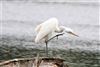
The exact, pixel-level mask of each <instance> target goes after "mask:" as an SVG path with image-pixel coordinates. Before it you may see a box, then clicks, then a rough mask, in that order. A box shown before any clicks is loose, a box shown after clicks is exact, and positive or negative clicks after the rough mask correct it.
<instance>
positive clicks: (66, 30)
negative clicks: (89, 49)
mask: <svg viewBox="0 0 100 67" xmlns="http://www.w3.org/2000/svg"><path fill="white" fill-rule="evenodd" d="M60 29H61V32H66V33H69V34H71V35H74V36H77V37H78V35H77V34H75V33H74V31H73V30H72V29H71V28H67V27H65V26H60Z"/></svg>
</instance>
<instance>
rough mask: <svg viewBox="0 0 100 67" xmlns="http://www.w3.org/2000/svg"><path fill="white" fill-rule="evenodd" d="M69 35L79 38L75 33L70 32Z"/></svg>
mask: <svg viewBox="0 0 100 67" xmlns="http://www.w3.org/2000/svg"><path fill="white" fill-rule="evenodd" d="M69 34H72V35H74V36H77V37H79V36H78V35H77V34H75V33H73V32H69Z"/></svg>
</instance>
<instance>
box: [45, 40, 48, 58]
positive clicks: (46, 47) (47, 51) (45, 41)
mask: <svg viewBox="0 0 100 67" xmlns="http://www.w3.org/2000/svg"><path fill="white" fill-rule="evenodd" d="M45 43H46V49H45V51H46V57H48V42H47V41H45Z"/></svg>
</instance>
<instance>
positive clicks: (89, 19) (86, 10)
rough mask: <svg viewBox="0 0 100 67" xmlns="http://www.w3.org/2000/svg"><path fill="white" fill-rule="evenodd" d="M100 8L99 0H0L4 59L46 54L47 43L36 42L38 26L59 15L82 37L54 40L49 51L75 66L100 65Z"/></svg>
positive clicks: (1, 57)
mask: <svg viewBox="0 0 100 67" xmlns="http://www.w3.org/2000/svg"><path fill="white" fill-rule="evenodd" d="M99 8H100V4H99V0H0V60H1V61H3V60H8V59H13V58H21V57H34V56H36V54H37V53H40V56H44V55H45V51H44V48H45V45H44V43H39V44H36V43H34V38H35V36H36V33H35V32H34V28H35V27H36V26H37V25H38V24H40V23H42V22H44V21H46V20H48V19H49V18H51V17H56V18H58V20H59V24H60V25H64V26H66V27H70V28H72V29H73V30H74V31H75V32H76V33H77V34H78V35H79V36H80V37H78V38H77V37H74V36H71V35H67V36H62V37H59V39H58V40H56V39H54V40H52V41H51V42H49V55H50V56H51V57H53V56H60V57H62V58H64V59H65V60H66V62H68V64H69V65H70V66H71V67H99V66H100V41H99V33H100V30H99V27H100V25H99V15H100V14H99Z"/></svg>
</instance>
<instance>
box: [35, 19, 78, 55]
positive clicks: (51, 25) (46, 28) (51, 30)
mask: <svg viewBox="0 0 100 67" xmlns="http://www.w3.org/2000/svg"><path fill="white" fill-rule="evenodd" d="M35 31H36V32H37V36H36V38H35V43H38V42H40V41H42V40H44V42H45V43H46V56H48V42H49V41H50V40H51V39H53V38H55V37H58V36H60V35H63V34H65V33H69V34H72V35H75V36H78V35H76V34H75V33H74V32H73V30H72V29H70V28H67V27H65V26H59V24H58V20H57V19H56V18H50V19H48V20H47V21H45V22H43V23H41V24H39V25H38V26H37V27H36V28H35Z"/></svg>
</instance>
